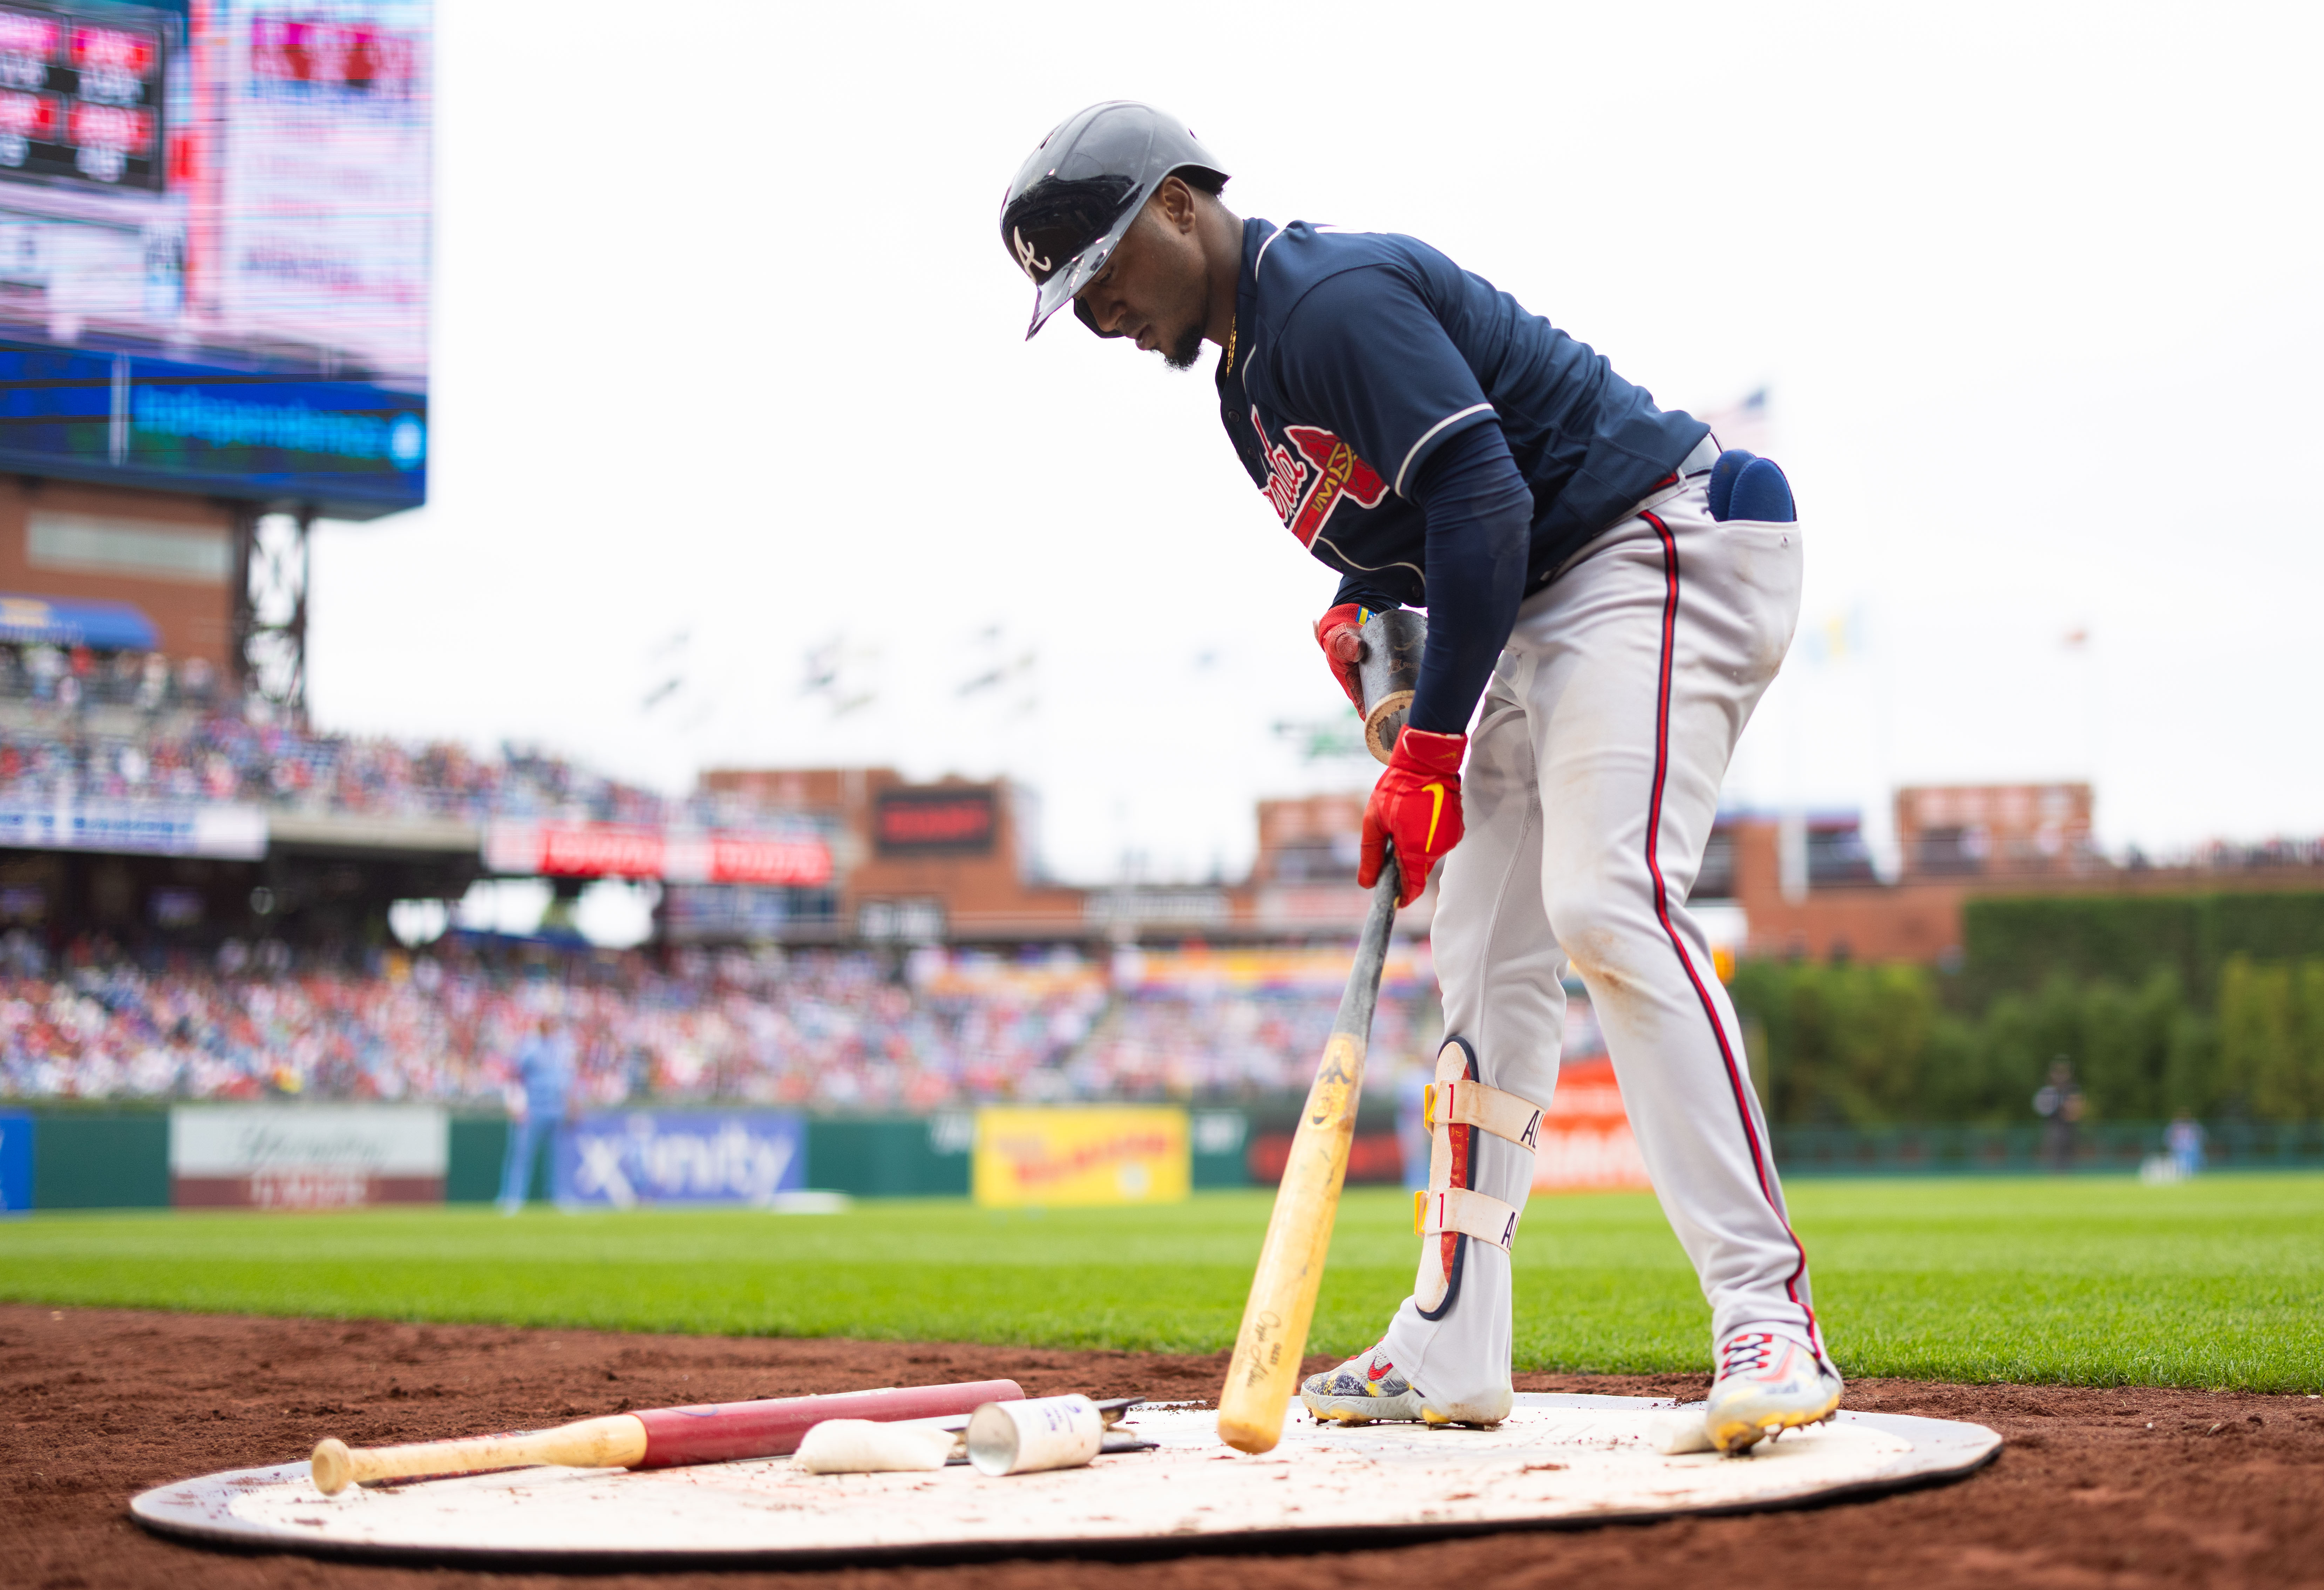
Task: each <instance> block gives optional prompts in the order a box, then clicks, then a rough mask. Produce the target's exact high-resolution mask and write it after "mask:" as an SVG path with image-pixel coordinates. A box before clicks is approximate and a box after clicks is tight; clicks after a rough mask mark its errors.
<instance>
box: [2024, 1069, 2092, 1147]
mask: <svg viewBox="0 0 2324 1590" xmlns="http://www.w3.org/2000/svg"><path fill="white" fill-rule="evenodd" d="M2082 1108H2083V1100H2082V1090H2081V1089H2080V1087H2079V1086H2075V1083H2074V1068H2073V1063H2072V1062H2071V1061H2070V1060H2068V1059H2067V1058H2066V1057H2065V1056H2063V1055H2060V1056H2059V1057H2058V1058H2056V1059H2054V1060H2052V1061H2051V1062H2050V1080H2049V1081H2047V1082H2045V1083H2043V1085H2042V1086H2041V1087H2040V1089H2039V1090H2038V1091H2036V1092H2035V1094H2034V1095H2033V1113H2034V1114H2037V1115H2039V1116H2041V1117H2042V1157H2043V1159H2044V1160H2048V1161H2049V1162H2050V1169H2052V1170H2065V1169H2070V1168H2071V1167H2072V1165H2073V1162H2074V1152H2075V1151H2076V1149H2078V1148H2079V1147H2080V1141H2079V1140H2080V1137H2081V1130H2082Z"/></svg>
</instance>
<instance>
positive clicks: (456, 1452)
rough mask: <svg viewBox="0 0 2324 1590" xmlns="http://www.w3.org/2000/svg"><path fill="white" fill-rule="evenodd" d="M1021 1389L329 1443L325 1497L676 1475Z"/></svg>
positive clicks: (992, 1384)
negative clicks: (480, 1479) (604, 1475)
mask: <svg viewBox="0 0 2324 1590" xmlns="http://www.w3.org/2000/svg"><path fill="white" fill-rule="evenodd" d="M1024 1395H1025V1393H1024V1392H1023V1391H1021V1390H1019V1387H1018V1385H1017V1382H1015V1381H963V1382H958V1383H956V1384H953V1385H944V1386H893V1387H888V1388H885V1389H882V1390H881V1391H841V1392H838V1393H836V1394H835V1395H832V1396H825V1397H773V1398H769V1399H767V1400H764V1401H758V1402H705V1403H700V1404H697V1405H696V1406H694V1407H690V1408H643V1409H640V1410H638V1411H637V1412H635V1413H610V1414H607V1415H605V1416H604V1418H602V1419H581V1420H579V1421H577V1422H576V1423H573V1424H567V1425H559V1426H558V1427H557V1428H555V1429H547V1430H527V1431H523V1432H521V1433H519V1434H516V1435H506V1436H475V1437H468V1438H466V1439H462V1440H453V1441H415V1442H412V1443H411V1444H410V1445H409V1446H403V1447H349V1446H348V1445H347V1444H346V1442H344V1441H339V1440H328V1441H325V1442H324V1443H322V1445H320V1446H318V1447H316V1448H315V1488H316V1489H317V1490H318V1491H320V1492H322V1493H323V1494H324V1495H326V1496H330V1495H336V1494H337V1493H339V1492H341V1491H344V1490H346V1488H347V1487H348V1486H349V1485H351V1484H352V1485H368V1484H376V1483H378V1482H379V1481H382V1480H405V1479H414V1478H418V1477H419V1476H420V1475H423V1474H424V1475H428V1476H430V1477H433V1476H436V1475H441V1474H484V1473H487V1472H489V1471H491V1470H493V1469H500V1468H524V1467H528V1466H530V1465H534V1464H544V1463H553V1464H563V1465H567V1466H569V1467H574V1468H669V1467H672V1466H674V1465H678V1464H687V1463H728V1462H732V1461H733V1460H734V1459H736V1458H743V1457H780V1456H783V1455H784V1454H786V1453H788V1452H794V1451H797V1450H798V1444H799V1438H800V1437H803V1436H805V1435H806V1434H807V1431H808V1430H809V1429H810V1428H813V1427H814V1426H816V1425H818V1424H821V1423H822V1422H823V1421H824V1420H825V1419H880V1420H883V1421H886V1420H893V1419H942V1418H945V1416H947V1415H950V1414H955V1413H973V1412H974V1411H975V1410H977V1409H979V1408H981V1407H982V1406H983V1405H984V1404H985V1403H987V1402H1014V1401H1019V1400H1022V1399H1023V1397H1024Z"/></svg>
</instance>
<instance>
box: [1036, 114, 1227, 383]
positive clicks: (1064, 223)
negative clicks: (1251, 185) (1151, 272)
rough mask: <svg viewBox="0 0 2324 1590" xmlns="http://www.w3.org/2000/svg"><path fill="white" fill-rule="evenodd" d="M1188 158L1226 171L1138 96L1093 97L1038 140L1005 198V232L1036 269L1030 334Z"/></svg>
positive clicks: (1180, 125) (1221, 176)
mask: <svg viewBox="0 0 2324 1590" xmlns="http://www.w3.org/2000/svg"><path fill="white" fill-rule="evenodd" d="M1190 166H1191V167H1194V168H1195V169H1197V170H1200V171H1207V172H1209V173H1210V174H1211V175H1212V176H1213V177H1215V178H1217V179H1218V180H1219V181H1221V182H1224V181H1225V180H1227V171H1226V168H1225V167H1223V166H1222V165H1220V164H1219V162H1217V161H1215V160H1213V159H1212V158H1211V152H1210V151H1209V150H1207V149H1205V148H1203V146H1202V145H1201V144H1200V143H1196V142H1195V141H1194V134H1193V133H1191V132H1189V131H1187V129H1186V124H1185V123H1184V122H1182V121H1179V120H1178V119H1177V118H1176V117H1175V116H1169V115H1167V114H1166V113H1164V112H1162V111H1158V110H1157V109H1155V108H1154V107H1153V106H1150V105H1140V104H1139V102H1138V101H1136V100H1134V99H1109V100H1107V101H1106V102H1105V103H1103V104H1102V105H1093V106H1090V107H1089V108H1088V109H1087V110H1084V111H1082V112H1080V113H1078V114H1077V115H1074V116H1069V117H1067V118H1066V119H1065V121H1063V122H1060V123H1059V124H1058V125H1057V126H1056V130H1055V131H1053V132H1052V133H1050V134H1049V135H1048V136H1047V137H1046V138H1044V139H1042V140H1041V146H1040V147H1039V148H1038V149H1036V150H1035V151H1033V153H1031V154H1030V155H1029V156H1028V157H1027V159H1026V161H1025V165H1024V168H1023V169H1022V170H1021V171H1019V172H1018V173H1017V180H1015V181H1013V182H1011V183H1010V184H1009V194H1008V197H1007V198H1005V199H1002V200H1001V242H1002V243H1003V244H1004V245H1007V247H1008V249H1009V257H1010V259H1011V260H1013V261H1014V262H1015V263H1017V265H1018V267H1019V269H1020V270H1022V271H1023V272H1024V273H1025V274H1027V275H1028V276H1030V277H1031V278H1032V279H1033V285H1034V289H1035V291H1034V294H1033V323H1032V324H1031V325H1030V326H1028V327H1027V328H1025V336H1026V337H1027V339H1028V340H1030V338H1031V337H1032V336H1033V333H1035V332H1036V331H1038V330H1039V329H1040V328H1041V325H1042V323H1043V322H1044V321H1046V320H1047V319H1048V318H1049V317H1050V316H1051V315H1054V314H1056V312H1057V311H1058V310H1061V309H1063V308H1064V307H1065V303H1066V302H1067V300H1070V299H1071V298H1072V297H1073V296H1074V294H1075V293H1077V292H1079V291H1081V290H1082V289H1083V288H1084V287H1086V286H1088V285H1089V282H1090V278H1091V277H1093V276H1094V275H1096V274H1097V273H1098V272H1099V271H1101V270H1102V269H1104V267H1105V262H1106V261H1107V260H1109V259H1111V257H1112V256H1113V250H1114V245H1116V244H1118V243H1120V241H1121V235H1122V234H1123V233H1125V232H1127V231H1129V230H1130V222H1132V221H1134V220H1136V219H1137V218H1138V211H1139V207H1140V206H1141V205H1143V204H1144V203H1145V202H1146V201H1147V199H1149V198H1151V197H1152V196H1153V193H1154V190H1156V189H1157V188H1158V187H1160V186H1161V185H1162V179H1163V178H1165V177H1167V176H1168V175H1169V174H1170V173H1171V172H1173V171H1184V170H1185V169H1186V168H1188V167H1190ZM1077 312H1078V311H1077ZM1082 324H1084V326H1089V328H1090V329H1091V330H1093V331H1097V328H1096V327H1095V326H1094V325H1091V323H1090V320H1089V318H1088V317H1087V316H1085V315H1084V316H1083V317H1082ZM1098 335H1099V336H1101V337H1103V336H1106V335H1108V334H1107V333H1105V332H1102V331H1100V332H1098Z"/></svg>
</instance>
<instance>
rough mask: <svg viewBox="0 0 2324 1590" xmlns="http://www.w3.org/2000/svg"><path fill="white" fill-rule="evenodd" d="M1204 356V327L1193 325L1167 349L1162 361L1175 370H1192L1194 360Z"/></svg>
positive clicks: (1198, 324)
mask: <svg viewBox="0 0 2324 1590" xmlns="http://www.w3.org/2000/svg"><path fill="white" fill-rule="evenodd" d="M1202 356H1203V328H1202V326H1201V325H1200V323H1197V324H1195V325H1192V326H1189V327H1187V328H1186V329H1185V331H1183V332H1181V333H1180V334H1179V337H1178V340H1177V341H1176V342H1174V343H1172V344H1171V345H1170V346H1169V347H1168V348H1167V349H1165V350H1164V352H1163V355H1162V362H1163V363H1164V364H1166V365H1169V366H1170V368H1172V369H1173V370H1191V369H1193V368H1194V361H1195V360H1196V359H1199V358H1201V357H1202Z"/></svg>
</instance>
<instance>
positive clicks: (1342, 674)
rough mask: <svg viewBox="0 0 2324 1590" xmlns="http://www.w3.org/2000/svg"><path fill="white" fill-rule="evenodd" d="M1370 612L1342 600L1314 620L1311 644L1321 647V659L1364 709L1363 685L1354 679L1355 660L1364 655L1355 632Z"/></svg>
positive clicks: (1341, 685) (1357, 708)
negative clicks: (1312, 641)
mask: <svg viewBox="0 0 2324 1590" xmlns="http://www.w3.org/2000/svg"><path fill="white" fill-rule="evenodd" d="M1369 616H1370V615H1369V614H1368V613H1366V612H1365V611H1364V610H1363V609H1362V608H1361V607H1359V606H1357V605H1355V604H1354V603H1353V602H1342V603H1341V604H1340V605H1338V606H1337V607H1334V608H1333V609H1332V610H1331V611H1330V612H1329V613H1326V614H1325V615H1323V617H1321V618H1319V619H1317V620H1316V621H1315V643H1316V644H1317V645H1319V646H1321V647H1323V661H1326V662H1328V663H1330V664H1331V665H1332V677H1333V679H1337V680H1339V681H1340V689H1343V690H1345V691H1346V692H1347V693H1348V699H1349V700H1351V701H1352V702H1354V703H1355V704H1356V710H1357V711H1358V712H1361V711H1362V710H1363V709H1364V687H1363V685H1362V683H1361V681H1360V680H1359V679H1357V678H1356V661H1357V659H1358V658H1360V657H1361V656H1362V655H1363V654H1364V641H1363V637H1362V636H1361V635H1360V634H1358V633H1356V632H1357V631H1358V630H1360V629H1361V628H1362V627H1363V623H1364V620H1365V619H1366V618H1368V617H1369Z"/></svg>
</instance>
